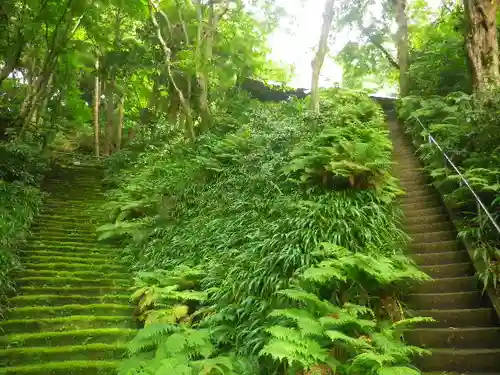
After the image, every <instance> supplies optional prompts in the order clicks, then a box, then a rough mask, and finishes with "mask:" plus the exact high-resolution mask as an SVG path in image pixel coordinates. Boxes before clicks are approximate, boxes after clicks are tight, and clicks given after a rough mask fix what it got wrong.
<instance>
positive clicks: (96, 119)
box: [93, 58, 101, 158]
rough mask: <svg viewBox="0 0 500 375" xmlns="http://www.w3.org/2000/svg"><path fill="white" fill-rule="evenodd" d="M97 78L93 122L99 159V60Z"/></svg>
mask: <svg viewBox="0 0 500 375" xmlns="http://www.w3.org/2000/svg"><path fill="white" fill-rule="evenodd" d="M95 70H96V71H95V77H94V111H93V122H94V151H95V156H96V157H97V158H98V157H99V156H100V153H99V152H100V151H99V131H100V130H99V105H100V104H101V92H100V91H101V90H100V83H99V58H97V59H96V62H95Z"/></svg>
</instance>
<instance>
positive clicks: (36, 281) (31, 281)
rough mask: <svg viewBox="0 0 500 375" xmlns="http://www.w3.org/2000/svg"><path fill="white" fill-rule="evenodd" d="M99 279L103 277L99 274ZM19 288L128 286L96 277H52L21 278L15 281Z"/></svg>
mask: <svg viewBox="0 0 500 375" xmlns="http://www.w3.org/2000/svg"><path fill="white" fill-rule="evenodd" d="M100 276H101V277H103V276H105V275H103V274H102V273H101V275H100ZM16 282H17V285H20V286H56V285H58V286H61V287H64V286H82V287H83V286H128V285H129V283H130V281H129V280H128V279H103V278H96V277H93V278H92V277H88V278H81V277H76V276H68V277H58V278H54V277H53V276H29V277H28V276H23V277H19V278H17V280H16Z"/></svg>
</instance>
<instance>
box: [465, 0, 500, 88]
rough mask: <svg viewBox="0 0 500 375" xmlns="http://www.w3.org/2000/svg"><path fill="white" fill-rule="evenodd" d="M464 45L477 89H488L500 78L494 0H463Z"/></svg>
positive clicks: (473, 82) (474, 85)
mask: <svg viewBox="0 0 500 375" xmlns="http://www.w3.org/2000/svg"><path fill="white" fill-rule="evenodd" d="M464 10H465V17H464V18H465V27H466V28H465V45H466V49H467V57H468V62H469V69H470V71H471V76H472V84H473V88H474V91H476V92H480V91H485V90H486V89H487V88H488V86H489V85H490V84H493V85H494V84H497V83H498V78H499V72H498V69H499V66H498V42H497V29H496V14H497V2H496V1H495V0H464Z"/></svg>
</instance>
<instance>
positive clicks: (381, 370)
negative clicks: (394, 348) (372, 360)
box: [377, 366, 422, 375]
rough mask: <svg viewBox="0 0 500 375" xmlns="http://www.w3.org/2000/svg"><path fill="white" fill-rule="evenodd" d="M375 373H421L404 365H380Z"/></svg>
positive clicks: (391, 374) (390, 374)
mask: <svg viewBox="0 0 500 375" xmlns="http://www.w3.org/2000/svg"><path fill="white" fill-rule="evenodd" d="M377 375H422V373H421V372H420V371H419V370H416V369H414V368H411V367H406V366H392V367H386V366H384V367H381V368H379V369H378V370H377Z"/></svg>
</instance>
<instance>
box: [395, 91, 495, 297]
mask: <svg viewBox="0 0 500 375" xmlns="http://www.w3.org/2000/svg"><path fill="white" fill-rule="evenodd" d="M499 103H500V93H499V92H491V93H488V94H482V96H475V95H466V94H464V93H460V92H457V93H452V94H450V95H448V96H446V97H438V96H434V97H427V98H422V97H416V96H412V97H407V98H405V99H404V100H403V101H402V102H401V103H400V105H399V116H400V118H401V119H402V120H404V121H405V124H406V129H407V132H408V133H409V134H410V135H411V137H412V139H413V142H414V144H415V145H416V147H418V149H419V153H420V157H421V159H422V160H423V161H424V164H425V169H426V171H427V172H428V174H429V175H430V176H431V178H433V180H434V181H435V182H436V185H437V187H438V189H439V190H440V191H441V193H442V194H443V195H444V197H445V199H446V201H447V203H448V204H449V206H450V207H451V209H452V211H453V213H454V214H455V215H456V217H457V218H458V221H457V225H458V229H459V236H461V237H462V238H464V239H466V241H468V242H469V243H470V244H471V245H472V246H473V247H474V249H475V256H476V257H477V258H478V260H480V261H483V262H484V264H485V266H486V267H485V269H484V271H482V272H480V274H479V277H480V279H481V280H482V281H483V283H484V285H485V288H486V287H487V286H490V285H492V286H494V287H497V288H498V287H500V233H498V231H497V230H496V229H495V228H494V226H493V225H492V223H491V221H490V220H489V218H488V217H487V215H485V214H484V212H483V211H481V210H480V209H479V207H478V205H477V204H476V200H475V198H474V196H473V194H472V193H471V191H470V190H469V189H468V188H467V186H466V185H465V184H463V183H461V179H460V177H459V175H458V173H457V172H456V171H455V170H454V169H452V168H451V166H450V165H449V164H448V163H447V164H446V165H445V164H444V158H443V155H442V154H441V152H439V151H438V149H437V148H436V147H435V146H433V145H431V144H429V142H428V141H427V140H426V139H425V137H426V136H427V135H428V133H430V134H431V135H432V136H433V137H434V138H435V139H436V140H437V141H438V142H439V144H440V146H441V147H442V148H443V149H444V151H445V152H446V154H447V155H448V156H449V157H450V159H451V160H452V161H453V163H454V164H455V165H456V166H457V167H458V168H459V170H460V172H461V174H462V175H463V176H464V177H465V178H466V179H467V181H468V182H469V184H470V186H471V187H472V188H473V189H474V191H475V192H476V193H477V194H478V196H479V198H480V199H481V200H482V202H483V203H484V204H485V205H486V207H487V209H488V211H489V212H490V214H491V215H492V217H493V219H494V220H495V221H496V222H497V223H499V222H500V132H499V131H498V128H499V125H500V120H499V118H500V117H499V114H500V104H499ZM419 121H420V122H419ZM422 125H424V126H425V128H426V129H427V130H425V131H424V129H423V128H422Z"/></svg>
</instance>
